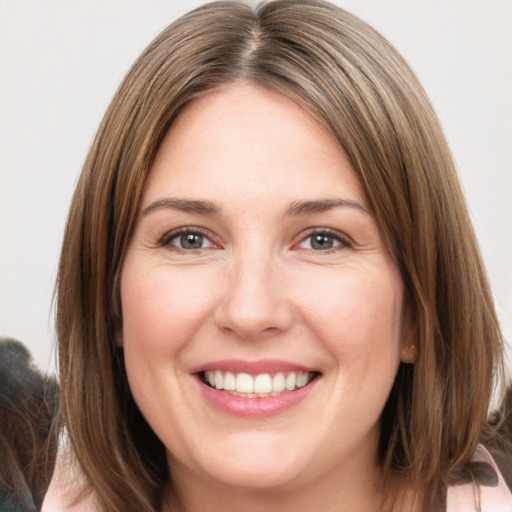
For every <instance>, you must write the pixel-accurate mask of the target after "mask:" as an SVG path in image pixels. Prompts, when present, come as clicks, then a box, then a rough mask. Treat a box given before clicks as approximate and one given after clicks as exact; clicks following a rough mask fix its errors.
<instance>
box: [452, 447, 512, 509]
mask: <svg viewBox="0 0 512 512" xmlns="http://www.w3.org/2000/svg"><path fill="white" fill-rule="evenodd" d="M473 462H481V463H484V464H488V465H489V466H491V467H492V468H493V470H494V471H495V473H496V476H497V478H496V479H495V481H494V482H492V483H487V482H486V483H485V485H484V484H479V483H477V482H470V483H465V484H460V485H454V486H450V487H449V488H448V495H447V507H446V510H447V512H473V511H474V512H512V492H511V491H510V489H509V488H508V486H507V484H506V482H505V480H504V478H503V476H502V475H501V473H500V471H499V469H498V466H497V465H496V463H495V462H494V460H493V458H492V457H491V455H490V454H489V452H488V451H487V450H486V449H485V448H484V447H483V446H482V445H479V446H478V448H477V450H476V452H475V455H474V456H473Z"/></svg>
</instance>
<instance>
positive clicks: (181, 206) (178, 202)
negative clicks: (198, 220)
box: [142, 197, 221, 216]
mask: <svg viewBox="0 0 512 512" xmlns="http://www.w3.org/2000/svg"><path fill="white" fill-rule="evenodd" d="M160 208H163V209H171V210H181V211H183V212H187V213H196V214H198V215H208V216H217V215H220V213H221V208H220V206H218V205H217V204H215V203H212V202H210V201H198V200H195V199H181V198H179V199H178V198H172V197H165V198H163V199H158V200H157V201H154V202H153V203H151V204H150V205H148V206H146V208H144V210H143V211H142V215H147V214H148V213H151V212H152V211H154V210H158V209H160Z"/></svg>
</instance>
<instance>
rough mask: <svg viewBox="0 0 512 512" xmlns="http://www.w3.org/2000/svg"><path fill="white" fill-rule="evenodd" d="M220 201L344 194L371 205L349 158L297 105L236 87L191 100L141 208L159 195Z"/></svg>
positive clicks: (256, 88)
mask: <svg viewBox="0 0 512 512" xmlns="http://www.w3.org/2000/svg"><path fill="white" fill-rule="evenodd" d="M198 194H199V195H204V194H207V195H208V196H209V197H211V196H215V197H214V198H215V200H218V201H226V200H230V199H233V198H239V199H240V198H242V199H245V200H248V199H250V198H257V197H260V198H262V197H267V198H268V196H269V195H272V196H273V197H274V198H275V199H276V200H278V199H280V198H281V199H283V200H284V199H285V198H286V197H287V196H293V195H298V196H300V197H301V198H307V196H310V197H317V196H319V195H321V196H326V195H335V196H336V195H339V194H341V195H343V196H347V197H346V198H347V199H350V198H352V199H357V200H358V201H360V202H363V203H366V199H365V197H364V193H363V190H362V187H361V184H360V182H359V180H358V178H357V177H356V175H355V173H354V172H353V170H352V168H351V166H350V163H349V161H348V158H347V156H346V155H345V153H344V151H343V150H342V148H341V147H340V145H339V144H338V143H337V142H336V141H335V140H334V138H333V137H332V136H331V134H330V133H329V132H328V131H327V129H326V128H325V127H324V126H323V125H321V124H320V123H319V122H318V121H317V120H316V119H314V118H313V117H312V116H311V115H310V114H309V113H308V112H306V111H305V110H304V109H303V108H301V107H300V106H299V105H298V104H297V103H295V102H294V101H292V100H291V99H289V98H287V97H285V96H284V95H282V94H279V93H277V92H274V91H271V90H269V89H266V88H262V87H259V86H254V85H247V84H234V85H231V86H229V87H227V88H224V89H221V90H216V91H214V92H210V93H207V94H205V95H204V96H201V97H200V98H197V99H195V100H194V101H192V102H191V103H190V104H189V105H188V106H187V107H186V108H185V109H184V110H183V111H182V112H181V113H180V115H179V116H178V117H177V119H176V121H175V122H174V123H173V125H172V126H171V128H170V130H169V132H168V133H167V135H166V136H165V138H164V141H163V142H162V145H161V147H160V149H159V151H158V153H157V156H156V158H155V161H154V163H153V166H152V169H151V171H150V174H149V177H148V180H147V183H146V186H145V194H144V199H143V202H147V201H148V200H154V199H155V198H156V197H157V196H159V195H179V196H187V197H188V196H190V197H195V196H197V195H198Z"/></svg>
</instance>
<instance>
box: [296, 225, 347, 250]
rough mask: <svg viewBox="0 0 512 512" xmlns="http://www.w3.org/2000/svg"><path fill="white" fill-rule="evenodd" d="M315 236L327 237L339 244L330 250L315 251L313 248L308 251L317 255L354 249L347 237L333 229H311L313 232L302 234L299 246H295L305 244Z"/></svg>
mask: <svg viewBox="0 0 512 512" xmlns="http://www.w3.org/2000/svg"><path fill="white" fill-rule="evenodd" d="M314 236H326V237H329V238H332V239H333V240H334V241H335V242H339V245H338V246H335V247H331V248H328V249H319V250H315V249H313V248H310V249H306V250H309V251H311V252H316V253H320V254H328V253H332V252H336V251H339V250H343V249H349V248H351V247H352V243H351V242H350V240H349V239H348V238H347V237H346V236H345V235H343V234H342V233H340V232H339V231H335V230H332V229H325V228H324V229H317V228H311V230H309V231H307V232H306V234H304V233H302V234H301V238H300V240H299V242H298V243H297V244H295V246H297V245H300V244H302V243H304V242H305V241H306V240H308V239H310V238H312V237H314Z"/></svg>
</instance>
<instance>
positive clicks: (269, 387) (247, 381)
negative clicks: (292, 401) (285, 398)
mask: <svg viewBox="0 0 512 512" xmlns="http://www.w3.org/2000/svg"><path fill="white" fill-rule="evenodd" d="M197 375H198V377H199V379H200V380H201V382H202V383H203V384H205V385H206V386H208V387H209V388H212V389H215V390H217V391H222V392H225V393H227V394H230V395H233V396H236V397H241V398H269V397H277V396H281V395H283V394H288V393H293V392H296V391H298V390H299V389H302V388H305V387H306V386H308V385H310V384H311V383H312V382H313V381H314V380H315V379H317V378H318V377H319V376H320V373H319V372H315V371H312V372H306V371H287V372H276V373H258V374H250V373H246V372H240V373H235V372H230V371H222V370H206V371H201V372H198V374H197Z"/></svg>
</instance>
